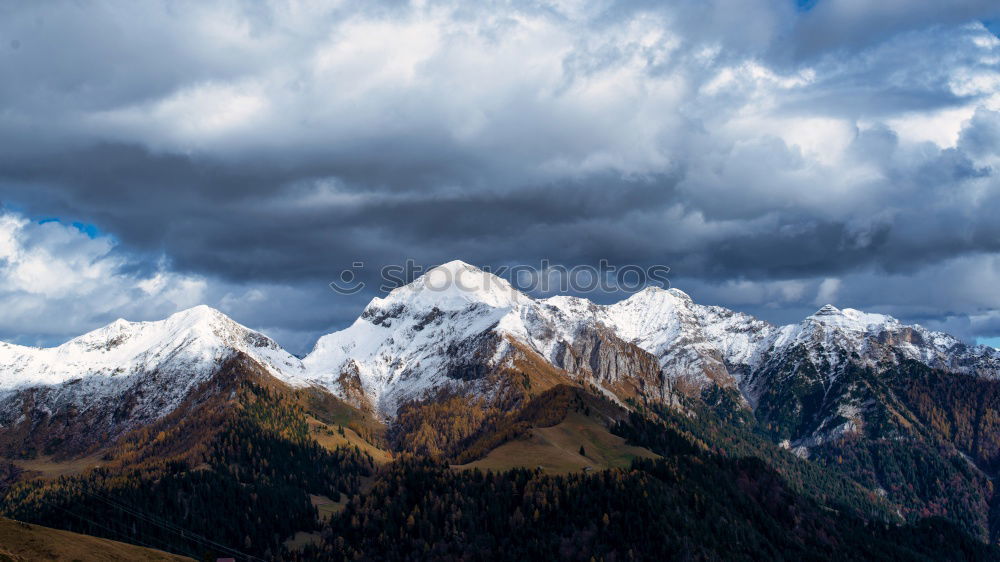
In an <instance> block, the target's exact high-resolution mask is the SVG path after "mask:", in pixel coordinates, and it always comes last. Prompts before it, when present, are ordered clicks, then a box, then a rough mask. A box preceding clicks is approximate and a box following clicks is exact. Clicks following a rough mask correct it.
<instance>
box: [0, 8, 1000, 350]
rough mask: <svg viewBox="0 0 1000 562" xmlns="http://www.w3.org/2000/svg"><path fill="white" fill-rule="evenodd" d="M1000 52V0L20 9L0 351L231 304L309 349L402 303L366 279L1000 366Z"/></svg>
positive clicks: (230, 308) (10, 23)
mask: <svg viewBox="0 0 1000 562" xmlns="http://www.w3.org/2000/svg"><path fill="white" fill-rule="evenodd" d="M993 22H997V23H996V24H994V23H993ZM991 29H992V30H993V31H991ZM995 33H1000V4H998V3H997V2H995V0H994V1H981V2H980V1H973V0H953V1H950V2H940V1H938V0H932V1H931V0H928V1H925V0H906V1H903V0H886V1H883V2H870V1H868V0H809V1H801V0H800V1H799V2H795V1H793V0H787V1H784V0H760V1H755V0H697V1H695V0H691V1H676V2H646V1H641V0H639V1H633V2H602V1H580V2H577V1H573V0H566V1H552V2H545V1H535V2H500V3H490V2H463V3H459V2H453V3H450V2H432V1H427V2H423V1H414V2H411V3H406V2H386V3H382V4H377V3H372V2H357V3H354V2H316V3H312V2H306V1H302V2H274V3H269V4H266V5H265V4H261V3H258V2H249V1H248V2H213V3H205V2H190V3H186V2H164V3H158V2H154V1H152V0H150V1H148V2H141V3H135V2H128V1H121V2H116V1H106V2H99V1H95V2H86V1H79V2H47V3H34V2H0V147H2V148H0V205H2V207H0V311H2V312H0V339H3V340H7V341H15V342H18V343H26V344H43V345H48V344H53V343H58V342H60V341H62V340H65V339H66V338H68V337H70V336H73V335H76V334H79V333H81V332H83V331H86V330H88V329H91V328H94V327H97V326H99V325H102V324H104V323H106V322H109V321H111V320H113V319H115V318H118V317H125V318H128V319H133V320H146V319H156V318H161V317H163V316H165V315H167V314H169V313H171V312H173V311H176V310H178V309H181V308H185V307H188V306H191V305H194V304H199V303H207V304H210V305H212V306H216V307H218V308H220V309H222V310H223V311H225V312H227V313H229V314H230V315H231V316H233V317H234V318H235V319H237V320H238V321H240V322H242V323H244V324H247V325H249V326H252V327H255V328H258V329H262V330H264V331H266V332H267V333H269V334H271V335H272V336H274V337H276V338H277V339H278V340H279V341H280V342H281V343H283V344H285V345H286V346H287V347H288V348H289V349H290V350H291V351H293V352H300V353H301V352H303V351H306V350H308V348H309V347H311V345H312V343H313V342H314V341H315V338H316V336H317V335H318V334H320V333H325V332H327V331H330V330H332V329H335V328H339V327H342V326H344V325H346V324H347V323H349V322H350V321H351V320H352V319H353V318H354V317H356V316H357V314H358V313H359V312H360V309H361V308H362V307H363V306H364V304H365V302H367V300H368V299H370V298H371V297H372V296H374V295H375V294H376V291H375V290H374V289H372V288H369V289H367V290H365V291H362V292H361V293H359V294H357V295H354V296H351V297H344V296H338V295H336V294H335V293H333V292H332V291H331V290H330V289H329V288H328V283H329V282H330V281H332V280H334V279H336V278H337V276H338V274H339V272H340V271H341V270H342V269H344V268H345V267H350V266H351V264H352V263H353V262H356V261H364V262H365V263H366V268H365V270H364V271H362V272H361V276H362V277H365V278H366V279H368V280H369V281H375V279H374V278H373V277H374V275H376V272H377V268H378V266H379V265H381V264H387V263H398V262H401V261H402V260H405V259H408V258H410V259H413V260H416V262H418V263H422V264H428V265H431V264H435V263H441V262H444V261H448V260H451V259H455V258H460V259H463V260H465V261H468V262H471V263H475V264H477V265H484V266H493V267H496V266H500V265H514V264H526V265H537V264H539V263H540V260H542V259H548V260H550V261H551V262H553V263H556V264H564V265H567V266H571V265H577V264H594V263H597V262H598V261H599V260H601V259H607V260H609V261H610V262H611V263H613V264H617V265H624V264H638V265H644V266H648V265H653V264H663V265H667V266H669V267H670V268H671V274H670V277H671V282H672V284H673V286H675V287H679V288H681V289H684V290H685V291H687V292H688V293H690V294H691V295H692V296H693V297H694V298H695V300H696V301H699V302H702V303H705V304H720V305H725V306H729V307H732V308H735V309H738V310H743V311H747V312H751V313H754V314H757V315H759V316H761V317H763V318H765V319H768V320H771V321H774V322H790V321H796V320H798V319H800V318H802V317H803V316H805V315H807V314H809V313H811V312H813V311H814V310H815V309H816V308H818V307H819V306H820V305H822V304H825V303H827V302H829V303H833V304H835V305H837V306H841V307H855V308H862V309H865V310H869V311H873V312H885V313H890V314H893V315H896V316H898V317H900V318H901V319H903V320H905V321H908V322H919V323H922V324H925V325H928V326H931V327H934V328H939V329H945V330H947V331H950V332H952V333H954V334H956V335H958V336H960V337H962V338H965V339H967V340H968V341H976V340H977V339H978V340H980V341H986V342H990V343H993V344H994V345H1000V343H998V342H1000V339H996V338H1000V289H998V288H1000V39H998V38H997V36H996V35H995ZM366 276H367V277H366ZM593 296H594V298H595V300H598V301H602V302H609V301H614V300H617V299H619V298H621V297H622V295H620V294H598V295H593Z"/></svg>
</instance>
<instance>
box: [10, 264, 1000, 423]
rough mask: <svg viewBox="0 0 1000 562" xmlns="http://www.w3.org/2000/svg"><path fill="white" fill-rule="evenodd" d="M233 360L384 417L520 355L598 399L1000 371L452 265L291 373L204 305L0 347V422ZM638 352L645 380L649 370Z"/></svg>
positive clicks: (668, 299) (145, 413)
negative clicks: (632, 389)
mask: <svg viewBox="0 0 1000 562" xmlns="http://www.w3.org/2000/svg"><path fill="white" fill-rule="evenodd" d="M629 346H631V348H630V347H629ZM796 350H804V355H802V353H803V352H800V351H796ZM235 353H243V354H245V355H247V356H249V357H250V358H252V359H254V360H255V361H257V362H258V363H260V364H261V365H262V366H264V368H265V369H267V371H268V372H270V373H271V374H272V375H274V376H275V377H277V378H278V379H280V380H283V381H286V382H288V383H290V384H293V385H296V386H302V385H317V386H321V387H323V388H326V389H327V390H329V391H330V392H332V393H334V394H336V395H337V396H339V397H341V398H345V399H348V400H351V401H353V402H355V403H361V404H362V405H365V404H367V405H368V406H369V407H371V409H372V410H374V411H377V412H379V413H381V414H382V415H383V416H385V417H392V416H393V415H394V414H395V412H396V408H397V407H398V406H399V405H400V404H402V403H403V402H405V401H407V400H410V399H414V398H419V397H421V396H422V395H423V394H424V393H426V392H428V391H432V390H434V389H436V388H439V387H441V386H444V385H463V386H464V387H465V388H467V389H469V390H471V391H473V392H480V393H483V394H485V395H489V393H490V392H492V391H493V390H495V389H494V388H492V387H490V386H489V385H488V384H487V382H486V381H485V375H486V374H487V373H488V372H495V371H496V370H497V369H500V368H503V367H505V366H507V367H510V366H512V365H513V363H514V361H515V359H516V358H518V357H522V356H523V354H525V353H528V354H533V355H535V356H537V357H538V358H540V360H541V361H543V362H546V363H548V364H549V365H551V366H552V367H554V368H555V369H556V370H557V371H563V372H565V373H566V374H567V375H569V376H571V377H573V378H579V377H583V378H584V379H585V380H589V381H591V382H594V383H595V384H597V385H598V387H600V388H603V389H605V390H606V391H608V392H612V391H613V389H618V390H620V389H621V388H622V387H621V386H620V383H622V382H623V379H627V378H629V377H631V376H632V375H633V374H634V373H635V372H636V371H642V373H640V375H641V376H642V377H645V378H644V380H643V381H641V383H642V386H643V387H644V388H645V387H646V385H647V383H650V382H652V383H653V384H661V385H672V386H673V387H676V386H677V385H678V384H680V383H683V384H684V385H686V386H687V387H688V388H689V389H693V390H694V391H697V390H698V389H699V388H704V387H705V386H706V385H709V384H713V383H714V384H719V385H722V386H738V387H739V388H740V389H741V390H742V391H743V392H744V394H745V396H746V397H747V398H748V399H749V401H750V403H751V404H756V399H757V398H758V397H759V396H760V394H761V393H762V392H763V389H765V388H766V387H767V386H768V385H773V384H779V383H780V381H776V380H772V378H773V377H772V375H773V373H777V372H779V371H781V372H787V371H788V369H784V371H782V369H780V368H779V367H780V366H782V365H786V364H788V363H789V362H793V361H802V360H803V357H804V358H805V360H808V361H810V362H811V363H813V364H814V365H817V366H820V367H821V368H822V369H825V370H826V371H827V374H828V376H830V377H833V376H836V371H837V369H838V366H839V365H840V364H841V362H843V361H847V360H851V361H862V362H867V363H868V364H871V365H874V364H878V363H885V362H898V361H900V360H902V359H914V360H918V361H921V362H923V363H925V364H928V365H930V366H933V367H940V368H944V369H948V370H952V371H956V372H963V373H969V374H974V375H980V376H990V377H995V376H997V373H1000V352H997V351H996V350H993V349H991V348H986V347H984V346H978V347H968V346H965V345H964V344H962V343H961V342H959V341H958V340H956V339H954V338H952V337H950V336H947V335H945V334H941V333H937V332H931V331H928V330H926V329H924V328H922V327H920V326H904V325H902V324H901V323H900V322H898V321H897V320H895V319H893V318H891V317H888V316H883V315H878V314H865V313H862V312H859V311H856V310H852V309H845V310H838V309H836V308H835V307H832V306H827V307H823V308H822V309H821V310H820V311H818V312H817V313H816V314H814V315H812V316H810V317H809V318H807V319H805V320H804V321H803V322H801V323H799V324H795V325H789V326H784V327H780V328H779V327H775V326H772V325H770V324H768V323H766V322H763V321H760V320H757V319H755V318H753V317H752V316H749V315H746V314H741V313H738V312H734V311H731V310H728V309H725V308H721V307H715V306H702V305H698V304H695V303H694V302H693V301H692V300H691V298H690V297H689V296H688V295H686V294H685V293H683V292H682V291H679V290H677V289H668V290H664V289H658V288H648V289H645V290H643V291H640V292H638V293H635V294H633V295H632V296H630V297H629V298H627V299H624V300H622V301H620V302H618V303H616V304H613V305H608V306H605V305H598V304H595V303H593V302H591V301H589V300H586V299H582V298H578V297H569V296H557V297H552V298H548V299H540V300H539V299H533V298H531V297H529V296H527V295H524V294H522V293H520V292H518V291H517V290H515V289H514V288H513V287H512V286H511V285H510V284H509V283H507V282H506V281H504V280H503V279H500V278H499V277H496V276H494V275H491V274H489V273H485V272H483V271H481V270H479V269H478V268H475V267H473V266H471V265H468V264H466V263H463V262H461V261H453V262H449V263H447V264H444V265H442V266H439V267H438V268H435V269H433V270H431V271H429V272H428V273H427V274H425V275H424V276H422V277H420V278H418V279H417V280H415V281H414V282H413V283H411V284H409V285H406V286H404V287H400V288H398V289H395V290H394V291H392V292H391V293H389V294H388V295H386V296H385V297H384V298H375V299H373V300H372V301H371V302H370V303H369V305H368V306H367V307H366V308H365V309H364V311H363V313H362V314H361V316H360V317H359V318H358V319H357V320H356V321H355V322H354V323H353V324H352V325H351V326H350V327H348V328H346V329H344V330H341V331H339V332H335V333H332V334H329V335H326V336H324V337H322V338H320V340H319V341H318V342H317V344H316V346H315V348H314V350H313V351H312V352H311V353H310V354H309V355H308V356H307V357H306V358H305V359H304V360H301V361H300V360H298V359H297V358H295V357H293V356H292V355H290V354H288V353H287V352H285V351H284V350H282V349H281V348H280V347H279V346H278V345H277V344H276V343H275V342H274V341H272V340H270V339H269V338H267V337H266V336H264V335H262V334H260V333H257V332H254V331H252V330H249V329H247V328H245V327H243V326H240V325H239V324H237V323H236V322H233V321H232V320H231V319H229V318H228V317H226V316H225V315H224V314H222V313H221V312H218V311H215V310H213V309H211V308H208V307H205V306H201V307H196V308H193V309H191V310H187V311H184V312H180V313H177V314H175V315H173V316H171V317H169V318H167V319H166V320H163V321H159V322H126V321H124V320H119V321H116V322H114V323H112V324H110V325H108V326H106V327H104V328H101V329H98V330H95V331H93V332H91V333H88V334H85V335H83V336H80V337H79V338H76V339H74V340H71V341H69V342H67V343H65V344H63V345H61V346H58V347H54V348H49V349H38V348H29V347H22V346H15V345H10V344H3V343H0V410H4V409H6V410H8V412H7V414H4V415H0V424H4V423H10V421H11V420H12V419H13V418H14V417H16V416H14V415H13V414H11V412H13V411H14V410H16V409H17V408H18V407H20V406H19V405H18V404H20V402H17V401H16V400H14V397H16V395H17V394H18V392H19V391H22V390H24V389H27V388H35V387H37V388H43V389H47V390H45V391H44V392H42V393H41V395H40V396H43V398H44V400H41V401H40V402H39V403H38V404H39V405H40V407H43V408H50V409H53V411H55V409H57V408H58V407H59V406H60V405H65V404H74V405H75V406H78V407H80V408H83V409H86V408H90V407H91V406H92V405H93V404H98V403H100V402H102V401H105V402H107V401H113V400H114V399H115V398H114V397H116V396H123V395H124V394H126V393H130V392H131V393H135V394H136V395H137V396H140V397H141V399H139V400H138V401H137V402H136V403H135V404H134V405H133V406H132V411H134V412H136V413H137V415H140V414H141V415H140V417H142V418H143V419H147V418H150V417H156V416H158V415H164V414H166V413H167V412H169V411H170V410H171V409H172V408H174V407H176V405H177V404H179V403H180V401H181V400H182V399H183V397H184V396H185V395H186V393H187V392H189V391H190V389H192V388H194V387H195V386H196V385H197V384H199V383H200V382H201V381H204V380H205V379H206V378H208V377H210V376H211V375H212V374H213V373H214V371H215V370H216V369H217V367H218V366H219V365H220V364H222V362H224V361H225V360H226V359H227V358H229V357H231V356H232V355H233V354H235ZM643 355H647V356H648V357H651V358H653V362H654V364H658V369H659V372H656V373H650V372H649V369H650V368H649V366H648V361H647V359H645V358H644V357H642V356H643ZM824 376H826V375H824ZM625 382H628V381H625ZM633 382H637V381H633ZM616 385H617V386H616ZM144 387H149V388H148V389H146V388H144ZM149 389H154V390H153V391H150V390H149ZM649 390H650V391H652V392H653V396H656V395H657V394H656V391H657V390H658V392H659V395H660V396H662V393H663V391H664V389H663V388H660V389H649ZM12 400H13V401H12ZM15 402H17V404H15ZM4 404H6V406H4ZM0 414H2V412H0Z"/></svg>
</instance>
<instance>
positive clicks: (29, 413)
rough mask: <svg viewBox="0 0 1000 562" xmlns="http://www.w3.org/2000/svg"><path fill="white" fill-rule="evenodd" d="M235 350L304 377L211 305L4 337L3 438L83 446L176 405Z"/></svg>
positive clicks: (295, 378) (3, 441) (299, 381)
mask: <svg viewBox="0 0 1000 562" xmlns="http://www.w3.org/2000/svg"><path fill="white" fill-rule="evenodd" d="M238 353H242V354H244V355H245V356H248V357H249V358H251V359H253V360H254V361H256V362H257V363H258V364H260V365H261V366H262V367H263V368H264V369H265V370H266V371H267V372H269V373H270V374H272V375H274V376H276V377H278V378H279V379H281V380H284V381H286V382H288V383H289V384H292V385H296V386H302V385H306V384H308V383H307V382H306V381H305V379H304V378H303V372H302V365H301V362H300V361H299V360H298V359H296V358H295V357H294V356H292V355H289V354H288V353H287V352H285V351H284V350H283V349H281V347H279V346H278V344H276V343H275V342H274V341H273V340H271V339H270V338H268V337H266V336H264V335H263V334H260V333H258V332H254V331H252V330H249V329H247V328H245V327H243V326H241V325H239V324H237V323H236V322H234V321H232V320H231V319H229V318H228V317H227V316H225V315H224V314H222V313H221V312H219V311H217V310H214V309H211V308H209V307H207V306H199V307H195V308H192V309H190V310H185V311H183V312H179V313H177V314H174V315H172V316H170V317H169V318H167V319H166V320H162V321H158V322H126V321H124V320H118V321H115V322H113V323H111V324H109V325H108V326H105V327H103V328H100V329H98V330H94V331H93V332H90V333H88V334H85V335H83V336H80V337H78V338H75V339H73V340H70V341H68V342H66V343H64V344H62V345H60V346H58V347H53V348H47V349H39V348H31V347H22V346H15V345H10V344H0V445H2V446H3V447H5V448H7V449H9V450H14V451H21V450H23V448H25V447H26V448H28V449H32V448H35V447H43V448H48V447H50V445H49V443H61V445H60V447H61V450H62V451H73V452H83V451H85V450H88V449H90V448H92V447H94V446H97V445H98V444H99V443H100V442H101V441H106V440H108V439H114V438H116V437H118V436H119V435H122V434H123V433H124V432H126V431H128V430H130V429H132V428H135V427H139V426H141V425H144V424H147V423H151V422H153V421H156V420H158V419H160V418H162V417H163V416H166V415H167V414H169V413H171V412H173V411H174V410H176V409H177V408H178V407H179V406H180V405H181V404H182V403H183V402H184V400H185V399H186V398H187V397H189V396H191V395H192V393H193V392H194V391H195V390H196V389H198V388H199V387H200V386H201V385H202V383H205V382H207V381H209V380H210V379H211V378H212V377H213V376H214V375H215V374H216V373H217V372H219V370H220V368H221V367H222V366H223V364H224V363H226V361H227V360H228V359H230V358H233V357H234V356H236V355H237V354H238Z"/></svg>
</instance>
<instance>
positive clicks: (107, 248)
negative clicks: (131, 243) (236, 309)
mask: <svg viewBox="0 0 1000 562" xmlns="http://www.w3.org/2000/svg"><path fill="white" fill-rule="evenodd" d="M134 265H135V264H134V263H130V262H129V261H128V260H127V259H125V258H124V257H122V256H121V255H119V254H117V253H116V252H115V242H114V241H113V240H112V239H111V238H110V237H108V236H97V237H94V238H91V237H90V236H89V235H87V234H86V233H84V232H81V230H80V229H78V228H76V227H74V226H70V225H64V224H61V223H59V222H55V221H51V222H45V223H44V224H39V223H37V222H32V221H29V220H27V219H26V218H24V217H22V216H19V215H17V214H14V213H11V212H6V213H3V214H0V309H2V310H4V314H3V315H2V316H0V334H3V335H4V336H6V337H8V338H13V339H25V338H32V337H34V338H40V339H42V340H46V341H47V343H51V342H50V341H48V340H49V338H59V337H61V336H72V335H77V334H79V333H81V332H83V331H86V330H88V329H91V328H94V327H96V326H97V325H99V324H101V323H103V322H106V321H109V320H113V319H115V318H118V317H121V316H125V317H128V318H133V319H136V318H148V317H150V316H152V317H156V316H158V315H163V314H165V313H169V312H173V311H175V310H178V309H182V308H187V307H190V306H194V305H196V304H199V303H200V302H201V301H202V299H204V298H205V295H206V289H207V283H206V281H205V280H204V279H202V278H199V277H194V276H185V275H181V274H177V273H172V272H170V271H168V270H166V269H165V268H164V267H163V266H162V265H161V266H160V267H158V268H157V269H156V270H155V271H153V272H152V273H151V274H146V275H144V274H138V273H130V272H129V270H130V269H132V266H134Z"/></svg>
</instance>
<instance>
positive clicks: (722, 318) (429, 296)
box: [303, 261, 769, 417]
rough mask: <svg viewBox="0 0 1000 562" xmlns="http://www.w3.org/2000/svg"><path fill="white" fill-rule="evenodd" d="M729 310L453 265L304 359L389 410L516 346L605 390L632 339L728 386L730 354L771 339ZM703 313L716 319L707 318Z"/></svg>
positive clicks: (685, 376)
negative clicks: (538, 282)
mask: <svg viewBox="0 0 1000 562" xmlns="http://www.w3.org/2000/svg"><path fill="white" fill-rule="evenodd" d="M726 312H727V311H725V309H715V308H708V307H699V306H698V305H695V304H694V303H693V302H692V301H691V299H690V297H688V296H687V295H686V294H684V293H683V292H681V291H678V290H676V289H671V290H663V289H647V290H644V291H642V292H640V293H637V294H636V295H633V296H632V297H630V298H629V299H626V300H624V301H622V302H620V303H618V304H616V305H612V306H601V305H597V304H594V303H592V302H590V301H588V300H586V299H581V298H577V297H568V296H557V297H552V298H549V299H543V300H535V299H532V298H530V297H528V296H527V295H524V294H522V293H520V292H518V291H517V290H515V289H514V288H513V287H511V286H510V284H509V283H507V282H506V281H504V280H502V279H500V278H498V277H496V276H494V275H491V274H489V273H485V272H483V271H481V270H479V269H477V268H475V267H473V266H470V265H468V264H466V263H463V262H460V261H453V262H449V263H447V264H444V265H442V266H439V267H438V268H435V269H432V270H430V271H429V272H428V273H427V274H426V275H425V276H423V277H421V278H419V279H417V280H416V281H414V282H413V283H411V284H410V285H407V286H405V287H400V288H398V289H396V290H394V291H392V292H391V293H390V294H389V295H387V296H386V297H385V298H375V299H373V300H372V301H371V303H370V304H369V305H368V306H367V307H366V308H365V310H364V312H363V313H362V315H361V316H360V317H359V318H358V319H357V321H355V322H354V324H352V325H351V326H350V327H349V328H347V329H345V330H342V331H340V332H336V333H333V334H330V335H327V336H324V337H323V338H321V339H320V340H319V342H318V343H317V344H316V347H315V349H314V350H313V351H312V353H310V354H309V355H308V356H307V357H306V358H305V359H304V361H303V363H304V365H305V369H306V372H307V373H308V377H309V378H310V380H312V381H313V382H315V383H317V384H320V385H323V386H325V387H327V388H331V389H337V388H338V386H339V387H344V386H345V385H346V384H348V381H347V380H345V377H347V378H348V379H350V381H352V384H353V385H355V386H356V387H358V388H359V390H360V391H361V393H362V394H363V395H364V396H366V397H367V398H368V399H369V400H370V404H371V406H372V407H374V408H375V409H377V410H379V411H380V412H382V413H383V414H384V415H387V416H390V417H391V416H392V415H393V413H394V412H395V409H396V407H397V406H398V405H399V404H401V403H402V402H404V401H406V400H408V399H412V398H417V397H419V396H421V395H422V393H424V392H426V391H428V390H431V389H434V388H437V387H439V386H441V385H447V384H456V380H462V379H465V378H468V377H466V376H465V375H463V374H462V370H463V369H467V368H471V367H472V366H476V368H483V369H487V370H489V369H492V368H495V367H498V366H500V365H501V364H503V363H504V362H505V361H509V359H510V354H511V353H512V352H513V351H514V349H513V348H512V345H513V344H517V347H518V349H519V350H520V349H527V350H529V351H531V352H533V353H535V354H537V355H538V356H539V357H541V358H542V359H543V360H544V361H546V362H548V363H550V364H551V365H553V366H555V367H557V368H559V369H566V370H568V371H570V372H571V374H581V373H582V374H585V375H587V376H591V377H595V376H596V377H597V378H598V379H599V380H594V381H593V382H595V383H597V384H598V385H599V386H601V387H604V388H608V387H610V386H613V385H614V384H616V383H618V382H620V380H618V379H620V378H621V377H622V376H624V375H623V370H624V366H625V365H630V366H635V365H638V364H639V363H641V362H642V359H641V358H635V357H630V355H634V354H635V353H634V352H633V353H629V352H628V350H627V349H626V348H627V347H628V346H629V345H634V346H635V348H634V349H635V350H636V352H638V353H640V354H641V353H643V351H644V352H646V353H649V354H651V355H652V356H654V357H655V358H656V359H657V360H658V361H659V363H660V365H661V368H662V370H663V372H664V373H665V375H666V377H667V378H668V379H671V382H676V381H678V380H684V381H686V383H687V384H688V385H689V386H692V387H695V388H700V387H703V386H704V385H706V384H709V383H710V382H712V381H715V382H717V383H718V384H722V385H726V386H732V385H734V381H733V379H732V378H731V377H730V376H729V374H728V371H727V367H726V364H725V361H726V358H727V357H730V356H732V357H743V356H746V355H749V354H750V353H751V352H750V351H748V350H747V348H748V347H749V346H750V345H751V343H752V342H755V341H757V339H760V338H762V337H764V336H763V335H761V334H759V333H757V334H755V333H751V331H750V328H759V329H765V328H767V329H769V325H767V324H765V323H762V322H759V321H754V320H753V319H751V318H750V317H746V316H743V315H737V314H736V313H728V314H727V313H726ZM706 319H711V320H715V321H717V324H715V325H711V326H706V325H705V323H706ZM748 326H749V328H748ZM712 337H715V338H718V341H713V340H712V339H711V338H712ZM608 338H612V339H613V340H615V339H618V340H620V342H619V343H617V344H616V343H615V342H614V341H610V340H608ZM602 341H603V342H604V343H603V344H602V343H601V342H602ZM719 342H722V343H721V345H720V344H719ZM602 354H603V355H602ZM608 354H612V355H615V357H609V356H608ZM634 361H638V362H639V363H633V362H634ZM654 378H655V377H654ZM480 390H484V389H480Z"/></svg>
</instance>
